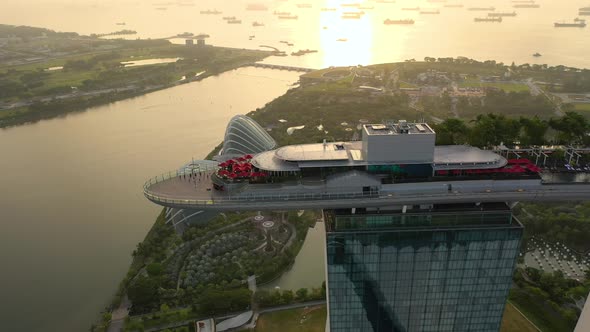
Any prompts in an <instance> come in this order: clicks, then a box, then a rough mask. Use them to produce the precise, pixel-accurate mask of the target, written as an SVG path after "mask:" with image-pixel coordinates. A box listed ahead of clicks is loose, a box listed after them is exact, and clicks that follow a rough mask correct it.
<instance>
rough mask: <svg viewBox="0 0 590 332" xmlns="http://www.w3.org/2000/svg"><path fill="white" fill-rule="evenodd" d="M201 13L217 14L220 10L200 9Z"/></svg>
mask: <svg viewBox="0 0 590 332" xmlns="http://www.w3.org/2000/svg"><path fill="white" fill-rule="evenodd" d="M201 14H203V15H219V14H221V12H220V11H219V10H217V9H215V10H211V9H207V10H201Z"/></svg>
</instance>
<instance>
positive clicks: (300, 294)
mask: <svg viewBox="0 0 590 332" xmlns="http://www.w3.org/2000/svg"><path fill="white" fill-rule="evenodd" d="M307 292H308V290H307V288H299V289H298V290H297V292H295V295H297V299H298V300H299V301H305V300H306V299H307Z"/></svg>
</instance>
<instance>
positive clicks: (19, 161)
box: [0, 68, 299, 331]
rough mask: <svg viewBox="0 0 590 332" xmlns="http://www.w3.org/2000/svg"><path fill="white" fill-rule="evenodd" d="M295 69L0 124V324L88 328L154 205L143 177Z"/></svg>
mask: <svg viewBox="0 0 590 332" xmlns="http://www.w3.org/2000/svg"><path fill="white" fill-rule="evenodd" d="M298 75H299V74H298V73H295V72H286V71H277V70H270V69H255V68H241V69H238V70H234V71H231V72H227V73H224V74H221V75H219V76H216V77H210V78H207V79H204V80H203V81H200V82H194V83H190V84H185V85H180V86H177V87H174V88H170V89H166V90H161V91H157V92H153V93H150V94H147V95H144V96H140V97H137V98H133V99H128V100H124V101H119V102H116V103H112V104H109V105H105V106H100V107H94V108H91V109H88V110H86V111H84V112H80V113H75V114H69V115H67V116H64V117H61V118H56V119H51V120H45V121H41V122H38V123H34V124H27V125H23V126H18V127H13V128H7V129H0V152H1V157H0V170H1V173H0V211H1V218H0V223H1V226H2V230H1V231H0V262H2V273H0V284H1V285H2V288H1V289H2V291H1V292H0V293H1V298H2V304H1V308H0V321H1V322H2V327H1V328H0V330H2V331H87V330H88V328H89V326H90V324H91V323H92V321H93V320H94V318H95V317H96V316H97V314H98V312H100V310H101V309H102V308H103V307H104V306H105V305H107V304H108V302H109V301H110V299H111V296H112V294H113V293H114V291H115V289H116V287H117V284H118V283H119V281H120V280H121V279H122V277H123V276H124V274H125V272H126V270H127V268H128V265H129V263H130V261H131V252H132V251H133V249H134V248H135V246H136V244H137V243H138V242H140V241H141V240H142V239H143V238H144V236H145V235H146V233H147V231H148V230H149V228H150V227H151V225H152V224H153V222H154V220H155V217H156V216H157V214H158V212H159V211H160V208H159V207H158V206H156V205H154V204H151V203H150V202H148V201H147V200H146V199H145V198H144V197H143V195H142V184H143V182H144V181H145V180H146V179H148V178H149V177H152V176H154V175H156V174H159V173H163V172H165V171H168V170H172V169H176V168H177V167H178V166H179V165H182V164H183V163H185V162H186V161H188V160H190V159H191V157H194V158H203V157H205V156H206V155H207V153H208V152H209V151H211V150H212V149H213V148H214V147H215V146H216V145H217V144H219V143H220V141H221V140H222V139H223V133H224V130H225V126H226V124H227V122H228V120H229V119H230V118H231V117H232V116H234V115H236V114H245V113H247V112H249V111H252V110H255V109H256V108H257V107H262V106H264V105H265V104H266V103H267V102H269V101H271V100H272V99H274V98H276V97H278V96H280V95H282V94H283V93H285V92H286V91H287V89H289V87H290V85H292V84H293V83H294V82H296V81H297V79H298Z"/></svg>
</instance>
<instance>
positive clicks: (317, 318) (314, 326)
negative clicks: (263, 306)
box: [254, 305, 326, 332]
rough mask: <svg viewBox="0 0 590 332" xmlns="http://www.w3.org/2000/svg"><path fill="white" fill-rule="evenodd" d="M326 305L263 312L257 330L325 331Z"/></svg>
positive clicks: (272, 331) (269, 331)
mask: <svg viewBox="0 0 590 332" xmlns="http://www.w3.org/2000/svg"><path fill="white" fill-rule="evenodd" d="M325 328H326V306H325V305H321V306H315V307H309V308H307V309H306V308H301V309H292V310H283V311H277V312H271V313H267V314H262V315H261V316H260V317H259V318H258V322H257V323H256V329H254V331H256V332H276V331H281V332H299V331H306V332H324V330H325Z"/></svg>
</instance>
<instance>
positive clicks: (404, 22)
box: [383, 19, 414, 25]
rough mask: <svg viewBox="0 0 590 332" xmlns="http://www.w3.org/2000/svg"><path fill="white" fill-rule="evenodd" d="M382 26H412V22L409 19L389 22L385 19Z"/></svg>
mask: <svg viewBox="0 0 590 332" xmlns="http://www.w3.org/2000/svg"><path fill="white" fill-rule="evenodd" d="M383 24H386V25H390V24H414V20H411V19H404V20H390V19H386V20H385V21H383Z"/></svg>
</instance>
